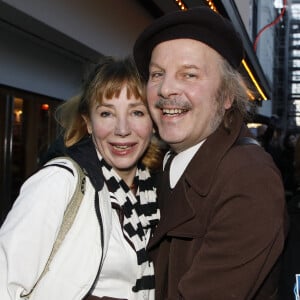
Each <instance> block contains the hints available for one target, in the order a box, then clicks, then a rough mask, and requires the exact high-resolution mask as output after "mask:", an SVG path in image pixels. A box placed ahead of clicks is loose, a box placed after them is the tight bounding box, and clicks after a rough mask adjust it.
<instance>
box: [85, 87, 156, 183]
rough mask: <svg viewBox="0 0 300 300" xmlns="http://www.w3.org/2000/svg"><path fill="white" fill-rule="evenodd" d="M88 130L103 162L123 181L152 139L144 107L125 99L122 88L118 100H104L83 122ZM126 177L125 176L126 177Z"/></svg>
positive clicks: (141, 102) (150, 125)
mask: <svg viewBox="0 0 300 300" xmlns="http://www.w3.org/2000/svg"><path fill="white" fill-rule="evenodd" d="M85 120H86V123H87V129H88V132H89V133H90V134H92V136H93V139H94V142H95V143H96V146H97V148H98V150H99V152H100V154H101V155H102V157H103V158H104V159H105V161H106V162H107V163H108V164H110V165H111V166H112V167H113V168H114V169H115V170H116V171H117V173H118V174H119V175H120V176H121V177H122V178H123V179H124V174H127V175H128V173H130V174H131V175H132V174H133V176H134V175H135V171H136V164H137V161H138V160H139V159H140V158H141V156H142V155H143V154H144V152H145V150H146V149H147V147H148V145H149V143H150V139H151V135H152V128H153V126H152V121H151V118H150V115H149V112H148V109H147V107H146V105H145V103H144V102H143V101H142V100H141V99H136V98H135V97H134V96H133V95H131V97H130V98H128V97H127V87H126V86H124V87H123V88H122V90H121V93H120V95H119V97H115V96H114V97H113V98H112V99H105V98H104V99H103V101H102V103H98V102H97V103H95V104H94V105H93V107H92V108H91V113H90V118H88V119H87V118H85ZM127 175H126V176H127Z"/></svg>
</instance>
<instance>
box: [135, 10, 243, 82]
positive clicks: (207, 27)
mask: <svg viewBox="0 0 300 300" xmlns="http://www.w3.org/2000/svg"><path fill="white" fill-rule="evenodd" d="M181 38H186V39H193V40H197V41H200V42H202V43H205V44H206V45H208V46H210V47H211V48H213V49H214V50H216V51H217V52H218V53H219V54H220V55H221V56H223V57H224V58H225V59H226V60H227V61H228V62H229V63H230V65H231V66H232V67H233V68H235V69H237V68H238V67H239V65H240V63H241V60H242V59H243V56H244V49H243V43H242V40H241V38H240V35H239V34H238V33H237V31H236V30H235V29H234V27H233V25H232V23H231V22H230V21H229V20H228V19H226V18H224V17H222V16H221V15H220V14H218V13H215V12H214V11H213V10H211V9H210V8H208V7H206V6H201V7H197V8H191V9H188V10H186V11H182V10H181V11H175V12H171V13H168V14H166V15H164V16H162V17H160V18H158V19H156V20H154V22H153V23H152V24H150V25H149V26H148V27H147V28H146V29H145V30H144V31H143V32H142V33H141V34H140V36H139V37H138V38H137V40H136V42H135V45H134V48H133V57H134V60H135V62H136V65H137V68H138V70H139V72H140V74H141V75H142V77H143V78H144V79H147V78H148V73H149V71H148V69H149V62H150V59H151V53H152V50H153V49H154V48H155V46H156V45H157V44H159V43H161V42H165V41H169V40H174V39H181Z"/></svg>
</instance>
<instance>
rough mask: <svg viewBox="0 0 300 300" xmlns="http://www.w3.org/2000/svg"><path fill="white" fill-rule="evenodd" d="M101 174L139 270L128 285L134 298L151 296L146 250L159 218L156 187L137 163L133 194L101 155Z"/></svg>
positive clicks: (150, 270) (151, 278)
mask: <svg viewBox="0 0 300 300" xmlns="http://www.w3.org/2000/svg"><path fill="white" fill-rule="evenodd" d="M101 165H102V173H103V176H104V178H105V181H106V184H107V186H108V189H109V192H110V199H111V202H112V205H113V206H115V205H117V206H119V208H120V210H121V211H122V216H123V220H122V222H123V226H122V230H123V234H124V237H125V239H126V240H127V241H128V243H129V244H130V245H131V247H133V248H134V250H135V251H136V254H137V263H138V268H139V273H138V276H137V279H136V283H135V285H134V286H133V288H132V291H133V292H134V294H135V296H136V297H135V298H134V299H154V268H153V263H152V261H150V259H149V257H148V254H147V252H146V246H147V243H148V240H149V237H150V235H151V229H153V228H154V227H155V226H156V225H157V223H158V220H159V218H160V213H159V209H158V206H157V202H156V187H154V185H153V180H151V177H150V173H149V171H148V169H146V168H145V167H144V166H142V165H140V166H139V167H138V169H137V171H136V176H135V178H134V184H135V187H136V195H134V194H133V193H132V192H131V190H130V189H129V187H128V186H127V184H126V183H125V182H124V181H123V180H122V179H121V178H120V176H119V175H118V174H117V173H116V171H115V170H114V169H113V168H112V167H111V166H110V165H108V164H107V163H106V162H105V161H104V159H103V158H101Z"/></svg>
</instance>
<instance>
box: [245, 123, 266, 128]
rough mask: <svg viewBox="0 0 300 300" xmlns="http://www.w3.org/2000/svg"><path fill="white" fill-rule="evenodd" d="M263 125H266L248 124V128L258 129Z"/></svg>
mask: <svg viewBox="0 0 300 300" xmlns="http://www.w3.org/2000/svg"><path fill="white" fill-rule="evenodd" d="M263 125H264V124H262V123H248V124H247V127H248V128H258V127H260V126H263Z"/></svg>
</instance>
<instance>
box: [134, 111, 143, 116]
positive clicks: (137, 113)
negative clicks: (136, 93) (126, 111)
mask: <svg viewBox="0 0 300 300" xmlns="http://www.w3.org/2000/svg"><path fill="white" fill-rule="evenodd" d="M133 115H135V116H137V117H143V116H144V115H145V113H144V112H143V111H141V110H135V111H133Z"/></svg>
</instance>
